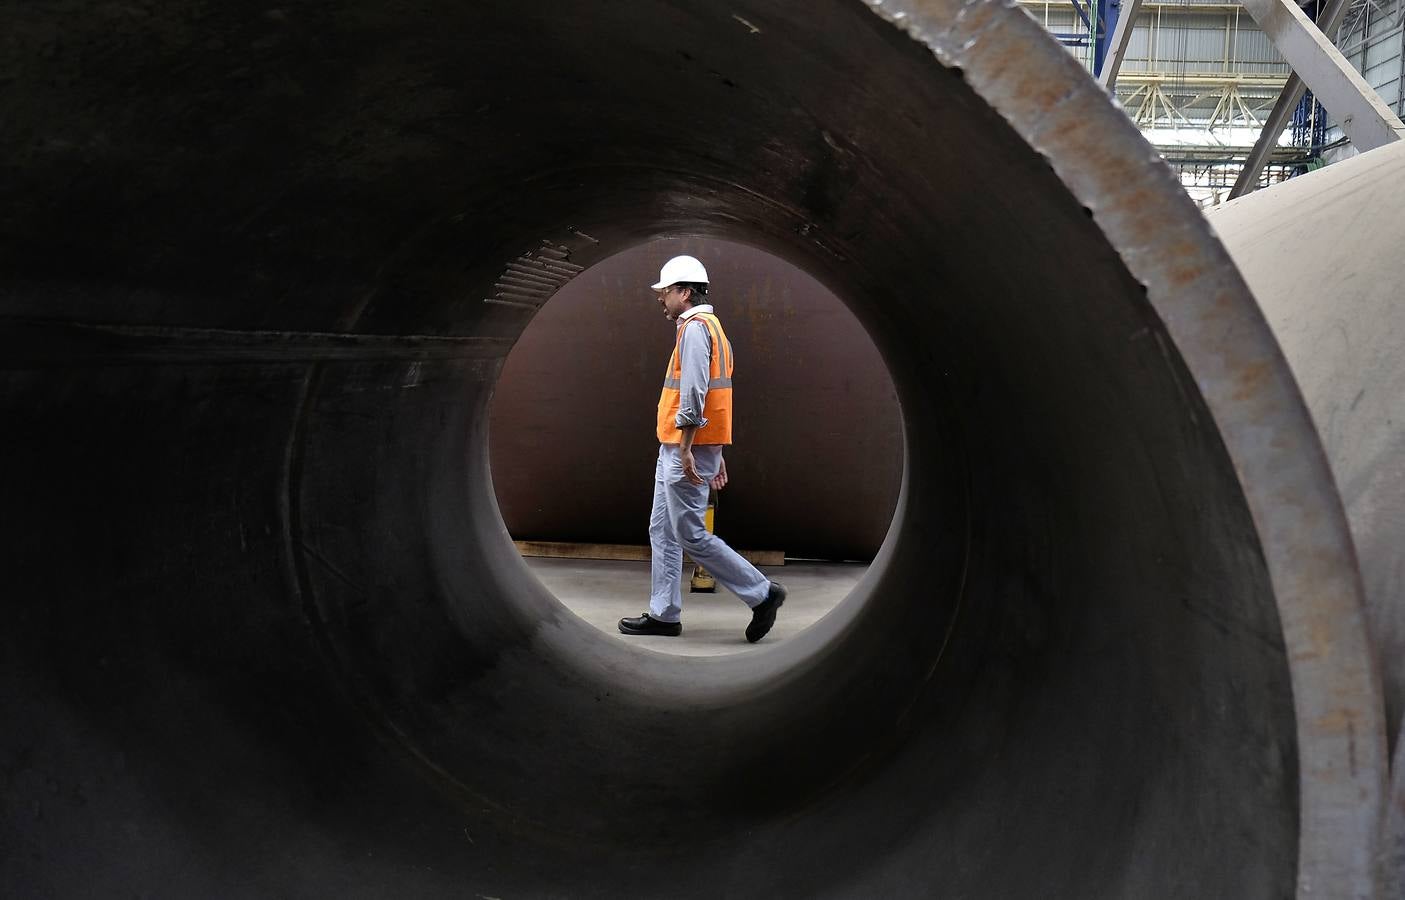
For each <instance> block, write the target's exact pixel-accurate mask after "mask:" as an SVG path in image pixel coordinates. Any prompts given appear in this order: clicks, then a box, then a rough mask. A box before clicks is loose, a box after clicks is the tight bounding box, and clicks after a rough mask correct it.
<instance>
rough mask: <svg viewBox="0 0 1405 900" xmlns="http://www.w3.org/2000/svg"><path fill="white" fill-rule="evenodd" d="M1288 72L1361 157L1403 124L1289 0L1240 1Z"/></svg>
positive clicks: (1396, 135)
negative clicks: (1301, 81) (1314, 100)
mask: <svg viewBox="0 0 1405 900" xmlns="http://www.w3.org/2000/svg"><path fill="white" fill-rule="evenodd" d="M1244 9H1245V11H1246V12H1248V13H1249V15H1250V16H1252V17H1253V18H1254V21H1256V22H1258V23H1259V27H1260V28H1262V29H1263V30H1264V33H1266V34H1267V35H1268V36H1269V39H1270V40H1272V41H1273V43H1274V46H1276V47H1277V48H1278V50H1279V52H1280V53H1282V54H1283V58H1284V59H1286V60H1287V61H1288V64H1289V65H1291V66H1292V67H1293V71H1294V72H1296V73H1297V74H1298V76H1299V77H1300V78H1301V79H1302V80H1303V82H1304V83H1305V84H1306V85H1307V86H1308V87H1309V88H1311V89H1312V93H1313V94H1314V95H1315V96H1316V97H1317V99H1318V100H1320V101H1321V102H1322V105H1323V106H1324V107H1326V109H1327V111H1328V112H1330V113H1331V114H1332V118H1333V119H1334V120H1335V121H1336V123H1337V124H1338V125H1339V126H1340V127H1341V129H1342V131H1343V132H1344V133H1345V134H1346V135H1347V137H1349V138H1350V139H1351V142H1352V143H1353V144H1355V145H1356V147H1357V149H1359V150H1361V151H1362V152H1365V151H1367V150H1371V149H1373V148H1376V147H1380V146H1383V145H1385V144H1388V143H1391V142H1393V141H1397V140H1399V139H1400V137H1401V135H1402V133H1405V123H1402V122H1401V121H1400V118H1399V117H1398V116H1397V115H1396V114H1395V113H1394V112H1393V111H1392V110H1391V108H1390V107H1389V106H1387V105H1386V103H1385V101H1384V100H1382V99H1381V98H1380V95H1379V94H1377V93H1376V91H1375V89H1374V88H1372V87H1371V86H1370V85H1369V84H1367V83H1366V79H1365V78H1363V77H1362V76H1361V73H1360V72H1358V71H1356V69H1354V68H1353V67H1352V65H1351V63H1349V62H1347V60H1346V57H1345V56H1343V55H1342V53H1341V51H1340V50H1338V49H1337V48H1336V46H1335V45H1333V43H1332V41H1331V40H1329V39H1328V38H1327V36H1326V35H1325V34H1324V33H1323V31H1322V30H1320V29H1319V28H1318V27H1317V26H1316V25H1314V24H1313V23H1312V20H1311V19H1309V18H1308V17H1307V15H1306V14H1305V13H1304V12H1303V11H1302V9H1301V8H1300V7H1299V6H1298V5H1297V4H1296V3H1294V2H1293V0H1244Z"/></svg>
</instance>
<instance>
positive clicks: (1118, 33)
mask: <svg viewBox="0 0 1405 900" xmlns="http://www.w3.org/2000/svg"><path fill="white" fill-rule="evenodd" d="M1141 6H1142V0H1122V7H1121V11H1120V12H1119V13H1118V15H1117V25H1116V27H1115V28H1114V29H1113V32H1112V38H1111V40H1110V41H1109V42H1108V43H1109V47H1108V53H1107V56H1106V58H1104V59H1103V64H1102V69H1101V70H1100V71H1099V72H1098V83H1099V84H1101V85H1102V86H1103V87H1105V88H1107V90H1108V92H1109V93H1111V92H1112V91H1113V90H1115V89H1116V87H1117V73H1118V72H1119V71H1120V70H1121V68H1122V60H1123V59H1125V58H1126V56H1127V46H1128V44H1130V43H1131V41H1132V28H1133V27H1134V26H1135V25H1136V23H1137V14H1138V13H1140V12H1141Z"/></svg>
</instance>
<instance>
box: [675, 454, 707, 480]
mask: <svg viewBox="0 0 1405 900" xmlns="http://www.w3.org/2000/svg"><path fill="white" fill-rule="evenodd" d="M678 461H679V462H680V463H682V464H683V475H684V477H685V478H687V479H688V480H689V481H691V482H692V483H693V484H702V483H703V479H702V476H701V475H699V474H698V469H697V465H696V464H695V463H694V462H693V451H692V448H690V447H681V448H679V450H678Z"/></svg>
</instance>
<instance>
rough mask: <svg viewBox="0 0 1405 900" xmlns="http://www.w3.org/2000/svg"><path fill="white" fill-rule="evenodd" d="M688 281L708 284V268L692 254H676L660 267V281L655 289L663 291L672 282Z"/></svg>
mask: <svg viewBox="0 0 1405 900" xmlns="http://www.w3.org/2000/svg"><path fill="white" fill-rule="evenodd" d="M680 281H687V282H690V283H692V284H707V269H704V268H703V264H702V263H700V262H698V261H697V260H696V259H694V258H693V257H691V256H675V257H674V258H673V259H670V260H669V261H668V262H666V263H664V264H663V268H662V269H659V283H658V284H656V285H654V290H656V291H661V290H663V289H664V288H666V287H668V286H669V285H670V284H677V283H678V282H680Z"/></svg>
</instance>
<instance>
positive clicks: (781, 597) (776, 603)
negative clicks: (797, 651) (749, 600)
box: [746, 581, 785, 644]
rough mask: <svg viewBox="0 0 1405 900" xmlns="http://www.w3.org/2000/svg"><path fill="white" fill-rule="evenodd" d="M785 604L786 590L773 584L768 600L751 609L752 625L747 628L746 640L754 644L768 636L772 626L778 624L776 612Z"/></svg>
mask: <svg viewBox="0 0 1405 900" xmlns="http://www.w3.org/2000/svg"><path fill="white" fill-rule="evenodd" d="M784 602H785V588H783V587H781V586H780V585H779V584H778V583H776V582H774V581H773V582H771V589H770V590H769V591H767V592H766V599H765V600H762V601H761V602H760V603H758V604H756V605H755V606H753V607H752V608H751V624H750V625H748V626H746V639H747V640H748V641H751V642H752V643H753V644H754V643H756V642H757V641H759V640H761V639H762V638H763V637H765V636H766V632H768V631H770V630H771V626H772V625H774V624H776V610H778V609H780V608H781V604H782V603H784Z"/></svg>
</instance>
